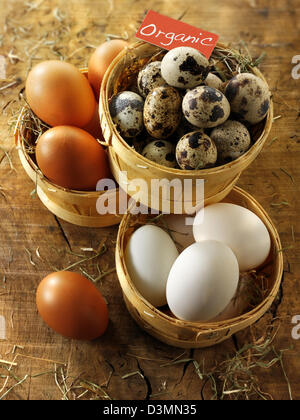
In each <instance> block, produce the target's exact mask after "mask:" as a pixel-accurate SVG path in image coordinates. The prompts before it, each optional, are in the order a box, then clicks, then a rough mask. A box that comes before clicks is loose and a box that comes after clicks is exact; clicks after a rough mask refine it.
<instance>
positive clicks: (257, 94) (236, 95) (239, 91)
mask: <svg viewBox="0 0 300 420" xmlns="http://www.w3.org/2000/svg"><path fill="white" fill-rule="evenodd" d="M225 95H226V97H227V99H228V101H229V102H230V106H231V110H232V111H233V112H235V113H236V114H238V115H240V116H241V118H242V120H244V121H247V122H248V123H250V124H256V123H258V122H260V121H262V120H263V119H264V118H265V116H266V115H267V113H268V111H269V108H270V91H269V87H268V85H267V84H266V83H265V82H264V81H263V80H262V79H260V78H259V77H257V76H255V75H254V74H252V73H240V74H238V75H237V76H235V77H233V78H232V79H231V80H230V81H229V83H228V84H227V86H226V89H225Z"/></svg>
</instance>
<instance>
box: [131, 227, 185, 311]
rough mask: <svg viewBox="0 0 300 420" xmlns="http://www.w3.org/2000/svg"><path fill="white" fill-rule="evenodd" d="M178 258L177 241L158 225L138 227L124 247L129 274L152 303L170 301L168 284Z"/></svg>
mask: <svg viewBox="0 0 300 420" xmlns="http://www.w3.org/2000/svg"><path fill="white" fill-rule="evenodd" d="M177 257H178V251H177V248H176V245H175V243H174V242H173V241H172V239H171V237H170V236H169V235H168V234H167V233H166V232H165V231H164V230H163V229H161V228H159V227H157V226H153V225H145V226H142V227H140V228H138V229H137V230H136V231H135V232H134V233H133V234H132V235H131V237H130V239H129V241H128V244H127V246H126V249H125V263H126V267H127V270H128V274H129V276H130V278H131V280H132V282H133V283H134V285H135V286H136V288H137V289H138V291H139V292H140V293H141V295H142V296H143V297H144V298H145V299H146V300H147V301H148V302H150V303H151V304H152V305H153V306H163V305H165V304H166V303H167V299H166V284H167V280H168V275H169V272H170V269H171V267H172V265H173V263H174V261H175V260H176V258H177Z"/></svg>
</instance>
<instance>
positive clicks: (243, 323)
mask: <svg viewBox="0 0 300 420" xmlns="http://www.w3.org/2000/svg"><path fill="white" fill-rule="evenodd" d="M223 201H224V202H229V203H234V204H238V205H240V206H243V207H246V208H248V209H249V210H251V211H253V212H254V213H255V214H256V215H257V216H258V217H260V219H261V220H262V221H263V222H264V223H265V225H266V227H267V228H268V230H269V233H270V236H271V242H272V247H271V252H270V256H269V258H268V260H267V261H266V263H265V264H264V266H263V267H262V268H261V269H260V270H261V271H260V270H259V272H261V273H262V272H263V273H264V275H265V278H266V282H267V284H266V286H265V287H266V294H265V295H264V296H265V297H264V299H263V301H262V302H261V303H259V304H258V305H257V306H256V307H255V308H253V309H251V310H249V311H248V312H246V313H244V314H242V315H240V316H237V317H235V318H232V319H227V320H223V321H219V322H206V323H198V322H187V321H181V320H178V319H176V318H175V317H173V316H172V314H171V313H170V311H169V310H168V309H166V310H164V309H163V310H159V309H157V308H155V307H154V306H152V305H151V304H150V303H149V302H147V301H146V299H144V298H143V296H141V294H140V293H139V292H138V291H137V289H136V288H135V286H134V284H133V282H132V281H131V279H130V277H129V274H128V271H127V268H126V265H125V259H124V253H125V248H126V244H127V242H128V240H129V238H130V235H131V234H132V233H133V231H134V228H133V227H132V225H133V222H134V223H136V221H140V222H141V223H143V221H144V220H145V219H143V218H144V217H145V216H144V215H143V216H141V215H139V216H133V215H131V214H130V213H129V212H128V213H127V214H126V215H125V216H124V217H123V219H122V222H121V224H120V228H119V234H118V239H117V245H116V269H117V274H118V278H119V281H120V285H121V288H122V291H123V296H124V300H125V304H126V306H127V309H128V311H129V312H130V314H131V316H132V317H133V319H134V320H135V321H136V322H137V324H138V325H139V326H140V327H141V328H143V329H144V330H145V331H146V332H148V333H149V334H151V335H152V336H154V337H155V338H157V339H158V340H160V341H162V342H164V343H167V344H169V345H171V346H175V347H182V348H200V347H209V346H213V345H215V344H218V343H221V342H222V341H224V340H226V339H228V338H229V337H231V336H232V335H233V334H235V333H236V332H238V331H240V330H242V329H244V328H246V327H248V326H249V325H251V324H253V323H254V322H256V321H257V320H258V319H259V318H260V317H262V316H263V315H264V313H265V312H266V311H267V310H268V309H269V308H270V306H271V305H272V302H273V301H274V299H275V297H276V295H277V293H278V290H279V287H280V283H281V279H282V274H283V256H282V252H281V249H282V248H281V243H280V238H279V235H278V233H277V231H276V228H275V227H274V225H273V223H272V221H271V219H270V217H269V216H268V214H267V213H266V212H265V210H264V209H263V208H262V207H261V206H260V204H259V203H258V202H257V201H256V200H255V199H254V198H253V197H252V196H251V195H249V194H248V193H246V192H245V191H243V190H242V189H240V188H238V187H234V188H233V190H232V191H231V192H230V193H229V195H228V196H227V197H226V199H224V200H223ZM137 217H138V219H137Z"/></svg>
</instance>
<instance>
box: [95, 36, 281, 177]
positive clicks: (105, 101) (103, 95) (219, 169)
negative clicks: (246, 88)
mask: <svg viewBox="0 0 300 420" xmlns="http://www.w3.org/2000/svg"><path fill="white" fill-rule="evenodd" d="M144 45H150V44H148V43H147V42H144V41H137V42H135V43H133V44H131V45H130V46H128V47H126V48H125V49H124V50H123V51H121V52H120V53H119V54H118V55H117V56H116V57H115V59H114V60H113V61H112V62H111V64H110V65H109V67H108V69H107V70H106V73H105V75H104V78H103V81H102V84H101V90H100V99H99V101H100V100H101V101H102V105H103V110H104V114H105V117H106V118H107V120H108V122H109V123H110V125H111V127H110V128H111V130H112V131H113V134H114V135H115V137H116V138H117V139H118V141H119V142H120V143H121V144H122V146H123V147H125V149H126V150H127V151H130V152H131V153H132V154H133V156H135V157H136V158H139V159H140V160H141V161H142V162H144V163H145V164H146V165H148V167H150V168H152V169H154V170H155V169H157V170H160V171H162V172H165V173H168V174H173V175H179V174H180V175H181V176H191V175H194V176H199V177H200V176H207V175H210V174H220V173H223V172H225V171H227V170H230V169H231V168H232V167H233V166H238V164H239V163H241V162H242V161H244V160H247V158H248V157H249V156H250V155H251V154H252V152H253V149H255V148H257V147H258V146H259V145H260V144H261V143H263V142H265V141H266V140H267V138H268V135H269V133H270V131H271V128H272V124H273V112H274V111H273V100H272V96H271V97H270V107H269V110H268V113H267V115H266V117H265V119H264V120H263V121H265V125H264V129H263V131H262V133H261V135H260V136H259V138H258V139H257V140H256V142H255V143H254V144H253V145H252V146H251V147H250V149H249V150H247V152H246V153H244V154H243V155H242V156H240V157H239V158H237V159H235V160H234V161H232V162H229V163H226V164H225V165H221V166H216V167H213V168H208V169H199V170H195V169H193V170H186V169H177V168H169V167H166V166H163V165H160V164H158V163H156V162H153V161H151V160H149V159H147V158H145V157H144V156H143V155H142V154H140V153H138V152H137V151H136V150H134V149H133V148H131V147H130V146H129V144H128V143H127V142H126V140H125V139H124V138H123V137H122V136H121V135H120V133H119V132H118V130H117V128H116V125H115V124H114V123H113V121H112V118H111V115H110V112H109V99H110V98H108V90H107V89H106V87H107V83H108V80H109V78H110V74H111V70H112V69H113V68H114V67H115V65H116V64H118V63H119V62H120V61H121V59H122V58H123V57H124V56H125V54H126V53H127V51H130V50H134V49H136V48H139V47H142V46H144ZM151 46H152V47H153V48H157V49H158V48H160V47H157V46H154V45H151ZM216 46H219V47H221V48H224V49H226V50H227V51H235V50H234V49H233V48H230V46H229V45H225V44H223V43H221V42H218V43H217V44H216ZM160 49H162V48H160ZM252 72H253V73H254V74H256V75H257V76H258V77H260V78H261V79H262V80H263V81H264V82H266V83H267V80H266V79H265V77H264V75H263V74H262V72H261V71H260V70H259V69H258V68H257V67H252ZM267 85H268V83H267ZM268 86H269V85H268ZM106 143H107V147H108V148H109V147H113V146H112V145H111V144H109V143H108V142H106Z"/></svg>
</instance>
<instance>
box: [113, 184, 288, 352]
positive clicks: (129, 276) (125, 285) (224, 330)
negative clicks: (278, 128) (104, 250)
mask: <svg viewBox="0 0 300 420" xmlns="http://www.w3.org/2000/svg"><path fill="white" fill-rule="evenodd" d="M229 204H231V205H229ZM232 204H233V205H234V206H232ZM201 212H202V210H201V211H200V212H199V213H198V215H197V217H196V219H195V221H194V226H193V227H190V226H184V224H182V223H183V222H182V220H183V219H182V218H184V216H177V215H167V216H165V215H164V216H161V217H160V216H159V217H156V218H153V216H152V219H149V217H150V216H145V215H132V214H130V212H128V213H127V214H126V215H125V216H124V218H123V220H122V222H121V224H120V228H119V234H118V239H117V245H116V268H117V274H118V278H119V281H120V285H121V288H122V291H123V296H124V300H125V303H126V306H127V308H128V311H129V312H130V314H131V315H132V317H133V318H134V320H135V321H136V322H137V323H138V324H139V325H140V327H141V328H143V329H144V330H145V331H147V332H148V333H149V334H151V335H152V336H154V337H156V338H157V339H159V340H161V341H163V342H165V343H167V344H169V345H172V346H176V347H182V348H199V347H208V346H212V345H215V344H217V343H220V342H222V341H224V340H226V339H228V338H229V337H231V336H232V335H233V334H234V333H236V332H238V331H240V330H242V329H244V328H246V327H247V326H249V325H251V324H253V323H254V322H256V321H257V320H258V319H259V318H260V317H262V316H263V315H264V313H265V312H266V311H267V310H268V309H269V308H270V306H271V305H272V302H273V301H274V299H275V297H276V295H277V293H278V290H279V286H280V282H281V278H282V273H283V257H282V252H281V243H280V238H279V235H278V233H277V231H276V228H275V227H274V225H273V223H272V221H271V219H270V217H269V216H268V214H267V213H266V212H265V210H264V209H263V208H262V207H261V206H260V204H259V203H258V202H257V201H256V200H255V199H254V198H253V197H252V196H250V195H249V194H248V193H246V192H245V191H243V190H242V189H240V188H238V187H234V188H233V190H232V191H231V192H230V193H229V195H228V196H227V197H226V199H224V200H223V202H222V203H219V204H213V205H210V206H208V207H205V209H204V223H203V224H201V223H200V219H201V217H200V216H201ZM220 214H221V217H220ZM177 217H179V218H181V219H175V218H177ZM199 218H200V219H199ZM159 219H161V222H162V223H160V224H159V226H161V227H159V226H158V225H157V223H156V221H158V220H159ZM233 219H234V223H233ZM176 220H177V221H176ZM179 220H181V222H180V221H179ZM197 220H198V222H197ZM178 221H179V222H178ZM178 223H179V224H178ZM198 223H200V224H198ZM180 238H181V239H180ZM195 238H196V239H197V242H195ZM179 242H180V246H181V248H180V250H178V243H179ZM225 242H226V243H225ZM175 243H176V244H177V247H176V246H175ZM182 249H184V250H183V251H182ZM254 295H256V296H255V298H254ZM258 295H259V298H258Z"/></svg>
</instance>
